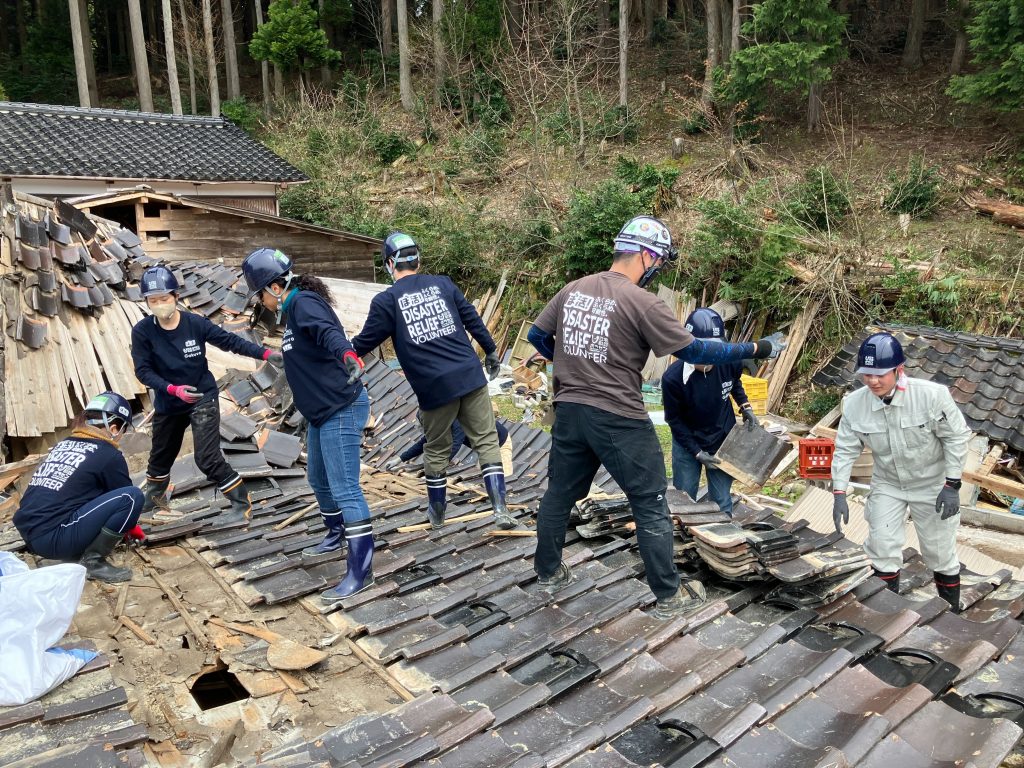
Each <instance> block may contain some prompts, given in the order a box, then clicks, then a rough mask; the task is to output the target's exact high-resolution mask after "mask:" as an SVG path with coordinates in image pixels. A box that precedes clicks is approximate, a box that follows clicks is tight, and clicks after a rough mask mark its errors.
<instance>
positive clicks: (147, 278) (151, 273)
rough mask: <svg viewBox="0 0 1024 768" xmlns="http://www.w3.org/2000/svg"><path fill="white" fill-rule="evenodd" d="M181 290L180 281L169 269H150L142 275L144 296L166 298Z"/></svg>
mask: <svg viewBox="0 0 1024 768" xmlns="http://www.w3.org/2000/svg"><path fill="white" fill-rule="evenodd" d="M180 289H181V286H180V285H178V280H177V278H176V277H175V276H174V273H173V272H171V270H169V269H168V268H167V267H164V266H159V267H150V268H149V269H147V270H146V271H145V272H143V273H142V296H143V298H145V297H146V296H166V295H167V294H169V293H177V292H178V291H179V290H180Z"/></svg>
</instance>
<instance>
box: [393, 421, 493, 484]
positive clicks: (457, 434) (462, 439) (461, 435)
mask: <svg viewBox="0 0 1024 768" xmlns="http://www.w3.org/2000/svg"><path fill="white" fill-rule="evenodd" d="M417 418H418V419H419V421H420V426H422V425H423V416H422V412H421V415H419V416H417ZM494 429H495V431H496V432H497V433H498V447H499V449H500V451H501V469H502V471H503V472H504V473H505V477H508V476H509V475H511V474H512V437H511V436H510V435H509V433H508V430H507V429H505V425H504V424H502V423H501V422H500V421H498V420H497V419H495V420H494ZM426 444H427V436H426V435H424V436H423V437H421V438H420V439H419V440H417V441H416V442H415V443H413V444H412V445H410V446H409V447H408V448H406V449H405V450H404V451H402V452H401V453H400V454H398V458H399V459H400V460H401V461H412V460H413V459H415V458H417V457H418V456H422V455H423V449H424V447H425V446H426ZM462 446H466V447H467V448H472V447H473V446H472V445H470V442H469V438H468V437H466V432H465V430H463V429H462V425H461V424H460V423H459V420H458V419H456V420H455V421H453V422H452V449H451V451H449V454H448V461H449V462H451V461H452V459H454V458H455V454H457V453H458V452H459V449H460V448H462Z"/></svg>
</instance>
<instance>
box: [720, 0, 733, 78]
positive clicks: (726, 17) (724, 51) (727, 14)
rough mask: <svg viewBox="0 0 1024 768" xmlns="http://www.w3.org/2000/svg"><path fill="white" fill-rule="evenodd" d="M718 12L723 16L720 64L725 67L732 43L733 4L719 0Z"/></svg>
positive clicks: (725, 0) (726, 0)
mask: <svg viewBox="0 0 1024 768" xmlns="http://www.w3.org/2000/svg"><path fill="white" fill-rule="evenodd" d="M718 10H719V12H720V13H721V14H722V38H721V39H722V44H721V45H720V46H719V48H718V64H719V66H725V63H726V62H727V61H728V60H729V52H730V50H731V49H730V47H729V46H730V45H731V42H732V4H731V3H730V2H729V0H718Z"/></svg>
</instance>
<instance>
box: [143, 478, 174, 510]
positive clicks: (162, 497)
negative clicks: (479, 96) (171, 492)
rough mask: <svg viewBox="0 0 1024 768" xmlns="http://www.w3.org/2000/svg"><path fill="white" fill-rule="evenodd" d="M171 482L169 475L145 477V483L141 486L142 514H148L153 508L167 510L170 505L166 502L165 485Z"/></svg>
mask: <svg viewBox="0 0 1024 768" xmlns="http://www.w3.org/2000/svg"><path fill="white" fill-rule="evenodd" d="M170 482H171V476H170V475H166V476H165V477H157V478H154V477H148V476H147V477H146V485H145V486H144V487H143V489H142V490H143V493H144V494H145V501H143V502H142V514H144V515H145V514H148V513H150V512H152V511H153V510H154V509H164V510H169V509H170V508H171V505H170V504H169V503H168V502H167V486H168V485H169V484H170Z"/></svg>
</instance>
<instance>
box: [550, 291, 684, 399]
mask: <svg viewBox="0 0 1024 768" xmlns="http://www.w3.org/2000/svg"><path fill="white" fill-rule="evenodd" d="M534 325H536V326H537V327H538V328H539V329H540V330H542V331H544V332H546V333H551V334H553V335H554V336H555V345H554V346H555V359H554V377H555V389H556V392H555V398H554V399H555V402H556V403H558V402H570V403H582V404H584V405H591V406H594V407H595V408H600V409H601V410H604V411H610V412H611V413H616V414H618V415H620V416H625V417H627V418H631V419H646V418H647V410H646V409H645V408H644V403H643V396H642V395H641V385H642V383H643V382H642V379H641V371H642V370H643V367H644V365H645V364H646V363H647V358H648V356H649V355H650V353H651V352H652V351H653V352H654V354H655V355H657V356H659V357H661V356H664V355H669V354H672V353H673V352H678V351H679V350H681V349H682V348H683V347H685V346H687V345H689V344H690V342H691V341H693V336H692V335H691V334H690V332H689V331H687V330H686V329H685V328H684V327H683V326H682V324H681V323H680V322H679V321H678V320H677V319H676V317H675V315H673V314H672V311H671V310H670V309H669V308H668V305H667V304H665V302H663V301H662V300H661V299H659V298H658V297H657V296H655V295H654V294H653V293H650V292H649V291H646V290H644V289H643V288H640V287H639V286H637V285H636V284H635V283H633V282H632V281H631V280H630V279H629V278H628V277H626V276H625V275H623V274H620V273H618V272H599V273H597V274H596V275H588V276H587V277H583V278H580V279H579V280H575V281H573V282H571V283H569V284H568V285H566V286H565V287H564V288H562V290H561V291H559V292H558V294H557V295H556V296H555V298H553V299H552V300H551V301H550V302H548V305H547V306H546V307H544V309H543V311H542V312H541V313H540V315H539V316H538V317H537V319H536V320H535V321H534Z"/></svg>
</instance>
